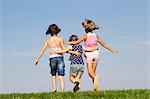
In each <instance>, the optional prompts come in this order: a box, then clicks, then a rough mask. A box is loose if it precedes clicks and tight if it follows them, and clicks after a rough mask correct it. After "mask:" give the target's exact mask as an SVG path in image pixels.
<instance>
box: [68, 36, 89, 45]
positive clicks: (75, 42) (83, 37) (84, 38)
mask: <svg viewBox="0 0 150 99" xmlns="http://www.w3.org/2000/svg"><path fill="white" fill-rule="evenodd" d="M83 40H86V34H85V35H83V36H82V37H81V38H80V39H79V40H77V41H71V42H66V43H67V44H79V43H80V42H82V41H83Z"/></svg>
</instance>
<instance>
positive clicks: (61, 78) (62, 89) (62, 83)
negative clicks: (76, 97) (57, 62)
mask: <svg viewBox="0 0 150 99" xmlns="http://www.w3.org/2000/svg"><path fill="white" fill-rule="evenodd" d="M59 81H60V88H61V91H62V92H63V91H64V76H59Z"/></svg>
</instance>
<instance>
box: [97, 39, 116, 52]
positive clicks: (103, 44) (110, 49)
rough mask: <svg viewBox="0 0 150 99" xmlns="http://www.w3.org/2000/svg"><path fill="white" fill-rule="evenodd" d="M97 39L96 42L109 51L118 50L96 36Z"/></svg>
mask: <svg viewBox="0 0 150 99" xmlns="http://www.w3.org/2000/svg"><path fill="white" fill-rule="evenodd" d="M97 40H98V42H99V43H100V44H101V45H102V46H103V47H105V48H106V49H108V50H109V51H111V52H118V50H115V49H112V48H111V47H109V46H108V45H107V44H106V43H104V42H103V41H102V40H101V39H100V38H99V37H98V36H97Z"/></svg>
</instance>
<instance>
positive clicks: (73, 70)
mask: <svg viewBox="0 0 150 99" xmlns="http://www.w3.org/2000/svg"><path fill="white" fill-rule="evenodd" d="M83 71H84V66H83V65H82V64H72V65H71V66H70V74H72V75H75V76H77V75H78V73H80V74H81V75H82V74H83Z"/></svg>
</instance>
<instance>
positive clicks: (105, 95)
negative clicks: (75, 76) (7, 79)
mask: <svg viewBox="0 0 150 99" xmlns="http://www.w3.org/2000/svg"><path fill="white" fill-rule="evenodd" d="M0 99H150V90H108V91H98V92H94V91H82V92H76V93H74V92H63V93H62V92H56V93H54V92H43V93H12V94H0Z"/></svg>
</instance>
